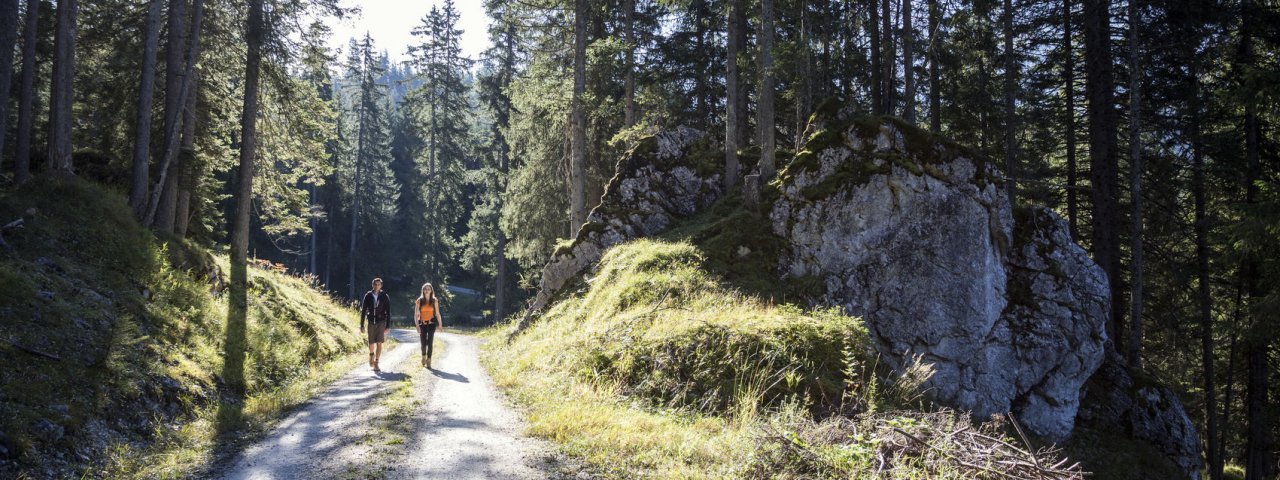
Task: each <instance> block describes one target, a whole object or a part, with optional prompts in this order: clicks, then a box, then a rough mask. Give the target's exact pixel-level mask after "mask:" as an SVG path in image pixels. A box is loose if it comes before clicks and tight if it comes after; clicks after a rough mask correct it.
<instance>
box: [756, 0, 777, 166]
mask: <svg viewBox="0 0 1280 480" xmlns="http://www.w3.org/2000/svg"><path fill="white" fill-rule="evenodd" d="M776 83H777V77H776V76H775V75H774V73H773V0H760V93H759V94H758V95H759V99H758V100H757V101H758V102H760V106H759V108H760V111H759V112H757V113H756V121H757V122H759V123H760V178H761V180H762V181H764V182H768V181H769V180H772V179H773V174H774V168H775V167H774V158H773V155H774V150H775V149H776V148H777V145H776V140H775V138H774V135H775V132H776V131H777V122H776V121H775V119H774V111H773V101H774V89H775V84H776Z"/></svg>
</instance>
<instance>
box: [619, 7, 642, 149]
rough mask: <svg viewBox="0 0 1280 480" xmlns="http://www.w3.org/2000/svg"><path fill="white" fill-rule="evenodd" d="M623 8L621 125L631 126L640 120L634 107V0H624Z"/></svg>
mask: <svg viewBox="0 0 1280 480" xmlns="http://www.w3.org/2000/svg"><path fill="white" fill-rule="evenodd" d="M622 8H623V9H625V21H626V24H625V27H624V29H623V30H624V31H623V34H624V35H626V39H627V47H626V49H627V59H626V68H627V71H626V74H625V75H626V77H625V78H624V79H623V89H624V93H623V94H624V96H625V98H624V99H623V106H622V108H623V112H622V115H623V122H622V123H623V126H625V127H628V128H630V127H632V126H634V125H635V124H636V122H638V121H640V118H639V110H638V109H637V107H636V27H635V15H636V12H635V11H636V2H635V0H624V2H623V7H622Z"/></svg>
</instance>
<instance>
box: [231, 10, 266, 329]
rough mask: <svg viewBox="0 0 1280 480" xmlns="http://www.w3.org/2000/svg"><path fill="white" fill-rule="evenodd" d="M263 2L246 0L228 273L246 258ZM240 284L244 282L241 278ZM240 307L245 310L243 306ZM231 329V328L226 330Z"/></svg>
mask: <svg viewBox="0 0 1280 480" xmlns="http://www.w3.org/2000/svg"><path fill="white" fill-rule="evenodd" d="M262 3H263V0H249V19H248V25H247V35H246V38H245V41H246V43H247V44H248V45H247V47H248V53H247V56H246V59H245V67H244V107H243V109H242V111H241V115H240V166H239V172H238V173H239V175H238V178H239V181H238V182H237V185H236V197H235V198H236V209H235V215H234V216H233V217H231V270H232V271H233V272H235V271H236V270H237V269H243V268H244V266H245V262H246V261H248V257H249V211H250V207H251V206H252V204H253V163H254V157H255V148H256V143H255V142H256V141H257V128H258V76H259V69H260V67H261V64H262V43H263V24H262V23H263V19H262V16H263V7H262ZM241 277H242V278H240V279H239V280H240V281H247V276H246V275H241ZM236 280H237V278H236V276H234V275H233V276H232V290H233V291H235V290H236V289H240V290H241V291H244V289H245V288H246V287H247V286H246V285H238V286H237V285H235V284H236V283H238V282H236ZM239 307H241V308H242V307H244V306H243V305H241V306H239ZM228 328H230V327H228Z"/></svg>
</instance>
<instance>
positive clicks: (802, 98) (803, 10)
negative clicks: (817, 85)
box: [792, 4, 813, 152]
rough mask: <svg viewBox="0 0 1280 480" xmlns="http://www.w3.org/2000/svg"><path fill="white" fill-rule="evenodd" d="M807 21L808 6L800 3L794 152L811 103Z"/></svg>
mask: <svg viewBox="0 0 1280 480" xmlns="http://www.w3.org/2000/svg"><path fill="white" fill-rule="evenodd" d="M809 23H810V20H809V6H808V5H803V4H802V5H800V48H801V50H802V51H803V55H804V57H803V58H801V59H800V63H801V65H800V76H801V78H800V79H799V80H800V81H799V85H798V87H797V88H798V89H799V91H798V92H796V107H795V108H796V130H795V141H794V143H793V145H792V150H793V151H796V152H798V151H800V148H801V147H803V146H804V129H805V126H806V124H807V123H808V118H809V114H810V110H812V107H811V105H813V56H812V55H811V54H810V52H811V51H812V49H810V48H809V43H810V42H811V41H812V39H811V38H810V36H811V35H810V33H809V30H810V29H811V28H813V27H812V26H811V25H809Z"/></svg>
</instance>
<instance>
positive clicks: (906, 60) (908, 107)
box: [902, 0, 916, 124]
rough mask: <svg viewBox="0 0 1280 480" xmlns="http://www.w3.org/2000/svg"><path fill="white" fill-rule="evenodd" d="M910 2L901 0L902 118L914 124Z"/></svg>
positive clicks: (914, 96)
mask: <svg viewBox="0 0 1280 480" xmlns="http://www.w3.org/2000/svg"><path fill="white" fill-rule="evenodd" d="M911 13H912V12H911V0H902V89H903V92H902V118H904V119H906V120H907V122H909V123H911V124H915V123H916V82H915V71H914V70H915V66H916V59H915V52H914V51H913V50H912V48H913V43H914V42H913V40H914V39H915V38H914V37H915V35H916V33H915V29H913V28H912V27H911Z"/></svg>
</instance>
